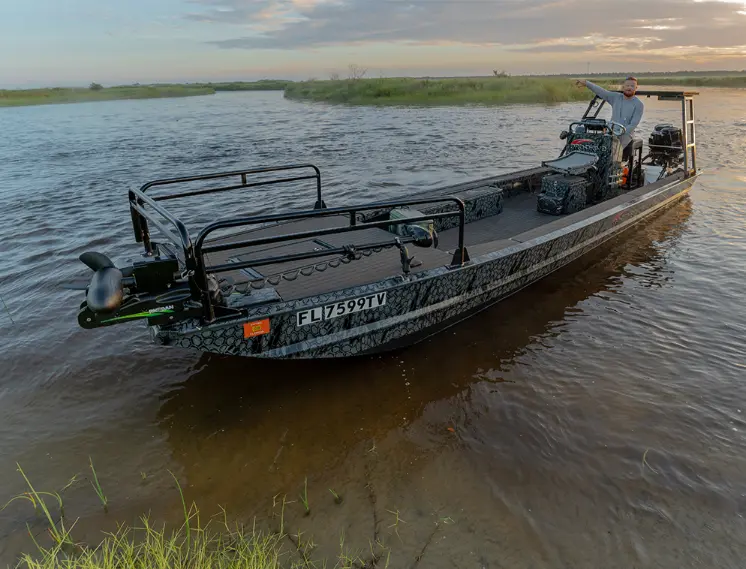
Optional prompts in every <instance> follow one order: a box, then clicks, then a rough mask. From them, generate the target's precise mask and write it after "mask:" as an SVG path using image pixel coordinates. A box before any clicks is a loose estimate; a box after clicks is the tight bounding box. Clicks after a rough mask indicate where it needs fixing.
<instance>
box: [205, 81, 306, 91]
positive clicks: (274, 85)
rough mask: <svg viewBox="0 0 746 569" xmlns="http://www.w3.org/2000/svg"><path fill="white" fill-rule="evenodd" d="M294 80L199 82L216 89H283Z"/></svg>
mask: <svg viewBox="0 0 746 569" xmlns="http://www.w3.org/2000/svg"><path fill="white" fill-rule="evenodd" d="M291 83H292V81H283V80H280V79H262V80H261V81H232V82H228V83H198V85H204V86H206V87H212V88H213V89H215V90H216V91H283V90H284V89H285V87H287V86H288V85H290V84H291Z"/></svg>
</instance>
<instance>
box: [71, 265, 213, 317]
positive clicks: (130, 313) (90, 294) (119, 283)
mask: <svg viewBox="0 0 746 569" xmlns="http://www.w3.org/2000/svg"><path fill="white" fill-rule="evenodd" d="M80 260H81V261H82V262H83V263H84V264H85V265H86V266H88V267H89V268H90V269H91V270H93V271H94V273H93V277H92V278H91V281H90V283H89V285H88V286H87V287H86V300H85V302H83V304H82V305H81V308H80V311H79V312H78V323H79V324H80V326H81V327H83V328H97V327H99V326H108V325H111V324H117V323H120V322H125V321H129V320H137V319H147V320H148V323H149V324H167V323H172V322H174V321H176V320H182V319H185V318H190V317H195V316H198V315H199V314H200V313H201V305H200V304H199V303H195V302H193V301H192V293H191V289H190V286H189V283H188V282H187V281H185V280H182V279H180V277H179V263H178V260H177V259H175V258H155V259H152V260H148V261H144V262H138V263H134V264H133V265H131V266H129V267H124V268H121V269H119V268H117V267H116V266H115V265H114V263H113V262H112V261H111V260H110V259H109V258H108V257H107V256H106V255H103V254H101V253H97V252H86V253H83V254H82V255H81V256H80Z"/></svg>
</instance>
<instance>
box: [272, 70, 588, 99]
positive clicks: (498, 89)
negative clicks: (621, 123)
mask: <svg viewBox="0 0 746 569" xmlns="http://www.w3.org/2000/svg"><path fill="white" fill-rule="evenodd" d="M285 97H286V98H288V99H295V100H304V101H318V102H328V103H347V104H352V105H402V104H406V105H459V104H479V105H503V104H509V103H562V102H567V101H585V100H588V99H590V97H591V95H590V92H589V91H588V90H587V89H581V88H578V87H576V86H575V85H574V83H573V82H572V81H569V80H567V79H554V78H539V77H473V78H444V79H415V78H406V77H402V78H382V79H347V80H329V81H303V82H299V83H292V84H290V85H288V86H287V87H286V89H285Z"/></svg>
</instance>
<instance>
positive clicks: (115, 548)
mask: <svg viewBox="0 0 746 569" xmlns="http://www.w3.org/2000/svg"><path fill="white" fill-rule="evenodd" d="M89 464H90V467H91V470H92V472H93V473H94V479H95V484H94V489H95V490H96V494H97V495H98V496H99V498H101V496H102V495H103V492H102V491H101V486H100V484H99V483H98V475H97V474H96V472H95V470H94V468H93V461H92V460H90V459H89ZM17 466H18V471H19V472H20V473H21V476H22V477H23V480H24V481H25V483H26V488H27V491H26V492H24V493H23V494H19V495H18V496H16V497H14V498H12V499H11V500H9V501H8V503H6V504H5V505H4V506H3V507H2V508H0V512H1V511H2V510H4V509H5V508H7V507H8V506H9V505H10V504H11V503H13V502H16V501H18V500H21V501H26V502H28V503H30V504H31V506H32V507H33V509H34V511H35V512H36V513H37V514H39V513H41V514H42V519H43V520H44V525H45V529H44V531H43V532H38V531H37V532H36V534H37V535H36V536H35V535H34V532H33V531H32V530H31V528H30V527H28V526H27V529H28V534H29V536H30V537H31V540H32V541H33V545H34V547H35V551H32V552H31V553H23V554H22V555H21V556H20V558H19V559H18V562H17V564H16V566H15V567H16V569H155V568H163V569H316V568H317V567H325V568H328V569H362V568H363V567H374V566H378V567H380V569H386V568H387V567H388V559H389V557H388V556H386V557H385V558H384V555H385V554H386V552H388V554H390V553H391V552H390V549H389V548H387V547H386V546H384V545H383V544H382V543H381V542H380V541H379V540H378V539H377V538H376V540H375V541H376V543H375V544H373V543H371V544H370V556H368V555H367V553H366V552H363V551H361V552H359V553H356V554H352V553H351V552H350V550H349V549H348V548H346V547H345V542H344V533H343V534H342V538H341V539H340V545H339V552H338V553H337V554H336V555H332V558H331V559H326V560H324V561H323V562H320V561H319V560H315V559H312V558H311V557H310V554H311V552H313V550H314V549H315V548H316V544H315V543H314V541H313V539H312V538H307V539H306V538H302V537H301V536H302V533H301V532H300V531H298V532H297V533H296V534H293V533H292V532H290V531H288V530H287V529H286V523H285V507H286V503H287V502H286V500H285V498H284V497H283V500H282V509H281V511H280V512H279V514H273V516H274V517H276V516H278V515H279V519H280V522H279V529H276V530H269V529H265V530H262V529H259V528H258V527H257V524H256V520H255V521H254V522H253V523H252V524H251V527H245V526H243V525H241V524H230V523H229V522H228V516H227V513H226V511H225V509H223V508H220V511H221V515H219V516H216V517H213V518H212V519H209V520H208V522H207V523H206V524H203V523H202V521H201V519H200V512H199V509H198V508H197V506H196V505H195V504H194V503H192V505H191V507H187V502H186V500H185V498H184V493H183V492H182V489H181V485H180V484H179V482H178V480H177V478H176V476H174V474H173V473H171V472H170V471H169V473H170V474H171V476H172V477H173V480H174V482H175V485H176V488H177V490H178V494H179V498H180V502H181V506H182V508H183V522H180V524H181V525H180V526H178V527H174V528H172V529H170V530H167V529H166V527H165V525H164V526H163V527H157V526H156V525H155V524H154V523H153V522H152V521H151V519H150V518H149V517H148V516H142V517H141V518H140V522H139V523H138V524H135V525H129V524H121V523H117V524H116V527H117V529H116V531H114V532H102V534H101V536H102V537H101V540H100V542H98V543H82V542H79V541H77V540H76V539H75V537H74V535H73V534H74V531H73V530H74V528H75V525H76V521H73V522H72V523H70V522H69V521H68V520H67V518H66V516H65V510H64V505H63V498H62V494H64V492H65V490H67V489H68V488H69V487H71V486H72V485H73V484H75V482H76V480H77V476H75V477H73V478H72V479H71V481H70V482H68V484H67V485H66V486H65V488H63V489H62V491H61V492H59V493H58V492H42V491H38V490H37V489H36V488H35V487H34V486H33V485H32V483H31V481H30V479H29V477H28V476H27V475H26V473H25V472H24V471H23V469H22V468H21V466H20V465H17ZM307 492H308V486H307V480H306V482H305V483H304V494H303V502H304V504H303V505H304V507H305V510H306V512H309V508H308V498H307ZM335 497H336V494H335ZM273 508H274V506H273ZM397 514H398V512H397ZM398 521H402V522H403V520H400V519H399V517H398V515H397V522H398ZM177 525H178V524H177ZM423 552H424V549H423ZM379 562H380V564H379Z"/></svg>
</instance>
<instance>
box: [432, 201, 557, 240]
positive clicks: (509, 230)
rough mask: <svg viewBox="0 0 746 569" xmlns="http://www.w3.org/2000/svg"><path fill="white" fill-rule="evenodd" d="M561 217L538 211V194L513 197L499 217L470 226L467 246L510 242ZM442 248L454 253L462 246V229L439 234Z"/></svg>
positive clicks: (467, 227) (481, 220)
mask: <svg viewBox="0 0 746 569" xmlns="http://www.w3.org/2000/svg"><path fill="white" fill-rule="evenodd" d="M556 219H557V217H556V216H553V215H548V214H546V213H541V212H539V211H536V194H532V193H528V192H523V193H520V194H518V195H515V196H512V197H509V198H507V199H506V200H505V202H504V204H503V211H502V213H500V214H499V215H494V216H491V217H485V218H484V219H480V220H479V221H475V222H473V223H469V224H467V225H466V228H465V231H464V242H465V244H466V247H467V248H468V247H472V246H474V245H480V244H482V243H489V242H491V241H498V240H500V239H508V238H510V237H512V236H513V235H518V234H519V233H523V232H524V231H529V230H531V229H535V228H537V227H539V226H540V225H544V224H545V223H549V222H550V221H556ZM438 238H439V243H438V247H439V248H440V249H443V250H445V251H453V250H455V249H456V247H458V227H454V228H453V229H448V230H446V231H443V232H441V233H439V234H438Z"/></svg>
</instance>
